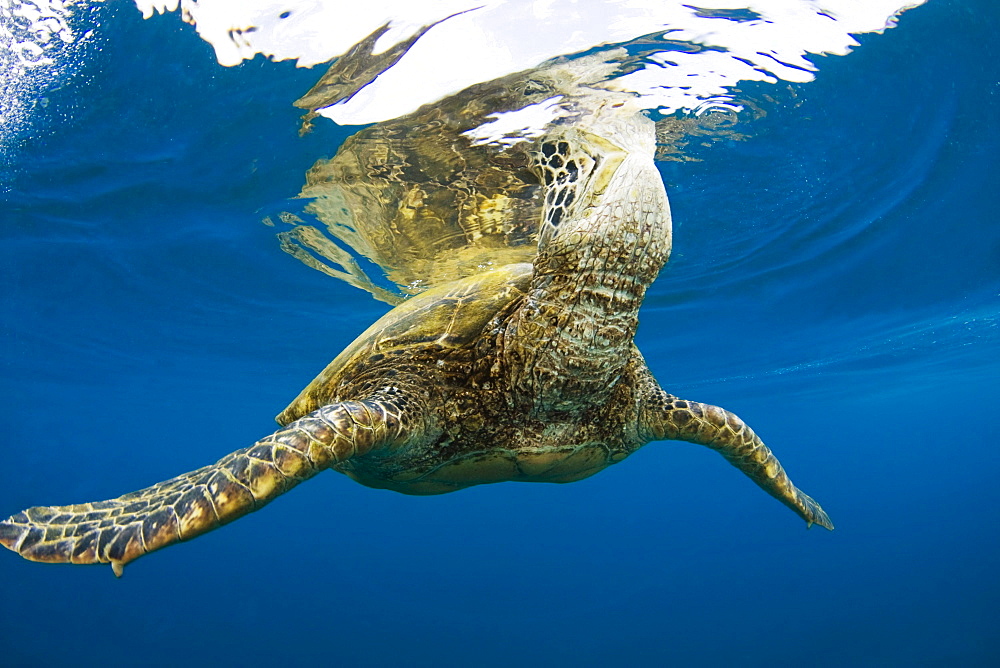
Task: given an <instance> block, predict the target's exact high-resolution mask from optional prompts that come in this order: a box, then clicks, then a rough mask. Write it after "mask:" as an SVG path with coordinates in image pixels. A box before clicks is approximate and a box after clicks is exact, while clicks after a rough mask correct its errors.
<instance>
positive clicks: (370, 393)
mask: <svg viewBox="0 0 1000 668" xmlns="http://www.w3.org/2000/svg"><path fill="white" fill-rule="evenodd" d="M560 105H561V106H562V109H563V111H564V114H563V115H562V117H561V118H558V119H556V120H554V121H553V122H552V123H551V124H550V125H549V127H548V128H547V130H546V131H545V134H544V135H543V136H541V137H540V138H538V139H537V141H535V142H534V143H533V144H532V146H533V148H532V151H531V160H532V165H531V168H532V169H533V170H534V173H535V174H536V175H537V182H538V186H539V192H540V194H541V199H540V202H541V205H540V211H539V216H538V232H537V235H536V237H537V252H536V253H535V254H534V256H533V258H532V260H531V262H515V263H511V264H507V265H503V266H493V267H487V268H485V270H483V271H478V272H475V273H472V274H470V275H464V276H459V277H458V278H454V279H452V280H449V281H442V282H441V283H440V284H438V285H435V286H433V287H430V288H428V289H427V290H425V291H424V292H421V293H419V294H417V295H415V296H413V297H411V298H410V299H409V300H407V301H405V302H403V303H401V304H400V305H398V306H396V307H395V308H393V309H392V310H391V311H389V312H388V313H387V314H386V315H385V316H383V317H382V318H381V319H379V320H378V321H377V322H376V323H375V324H373V325H372V326H371V327H370V328H369V329H368V330H367V331H365V332H364V333H363V334H362V335H361V336H360V337H358V338H357V340H355V341H354V343H352V344H351V345H350V346H349V347H348V348H347V349H346V350H344V351H343V352H342V353H341V354H340V355H339V356H337V358H336V359H334V361H333V362H332V363H331V364H330V365H329V366H328V367H327V368H326V369H325V370H324V371H322V372H321V373H320V374H319V376H318V377H317V378H316V379H315V380H313V381H312V383H310V384H309V385H308V386H307V387H306V388H305V389H304V390H303V391H302V393H301V394H300V395H299V396H298V397H297V398H296V399H295V400H294V401H293V402H292V403H291V405H289V406H288V408H286V409H285V410H284V411H283V412H282V413H281V414H280V415H279V416H278V418H277V420H278V422H279V424H281V425H282V427H281V429H279V430H278V431H276V432H275V433H273V434H271V435H270V436H267V437H265V438H263V439H261V440H260V441H258V442H257V443H255V444H253V445H251V446H250V447H248V448H245V449H243V450H238V451H236V452H234V453H232V454H229V455H227V456H225V457H223V458H222V459H221V460H219V461H218V462H216V463H215V464H212V465H210V466H206V467H204V468H201V469H198V470H196V471H193V472H191V473H186V474H184V475H181V476H178V477H176V478H172V479H170V480H167V481H165V482H161V483H159V484H156V485H153V486H152V487H148V488H146V489H143V490H140V491H137V492H132V493H129V494H125V495H124V496H121V497H118V498H116V499H112V500H109V501H99V502H94V503H83V504H77V505H70V506H49V507H36V508H30V509H28V510H25V511H23V512H21V513H18V514H16V515H14V516H13V517H10V518H9V519H7V520H6V521H4V522H2V523H0V542H2V543H3V544H4V545H5V546H6V547H8V548H10V549H11V550H14V551H15V552H17V553H19V554H20V555H21V556H23V557H25V558H27V559H32V560H35V561H45V562H68V563H80V564H86V563H110V564H111V565H112V567H113V569H114V572H115V573H116V574H117V575H121V573H122V569H123V567H124V565H125V564H127V563H129V562H131V561H133V560H134V559H137V558H138V557H140V556H142V555H144V554H147V553H149V552H152V551H154V550H157V549H160V548H162V547H165V546H167V545H170V544H172V543H176V542H178V541H182V540H187V539H190V538H194V537H195V536H198V535H200V534H202V533H205V532H207V531H210V530H212V529H215V528H216V527H219V526H221V525H222V524H225V523H227V522H230V521H232V520H234V519H236V518H238V517H240V516H242V515H245V514H246V513H249V512H252V511H254V510H257V509H258V508H260V507H262V506H263V505H265V504H267V503H268V502H270V501H271V500H272V499H274V498H275V497H276V496H278V495H279V494H282V493H284V492H286V491H288V490H289V489H291V488H292V487H294V486H295V485H297V484H298V483H300V482H302V481H304V480H307V479H308V478H311V477H312V476H314V475H316V474H317V473H319V472H320V471H323V470H324V469H333V470H336V471H339V472H341V473H344V474H346V475H348V476H350V477H351V478H353V479H355V480H357V481H358V482H361V483H363V484H365V485H369V486H371V487H379V488H386V489H392V490H395V491H398V492H403V493H407V494H439V493H444V492H451V491H455V490H459V489H462V488H464V487H469V486H471V485H478V484H484V483H493V482H502V481H525V482H572V481H576V480H580V479H583V478H586V477H588V476H590V475H593V474H595V473H597V472H598V471H600V470H602V469H604V468H605V467H607V466H610V465H611V464H615V463H617V462H620V461H622V460H624V459H625V458H626V457H628V456H629V455H630V454H632V453H633V452H635V451H636V450H638V449H639V448H640V447H642V446H643V445H645V444H646V443H648V442H650V441H654V440H662V439H674V440H681V441H688V442H691V443H698V444H701V445H706V446H708V447H710V448H712V449H714V450H716V451H717V452H719V453H720V454H722V455H723V456H724V457H725V458H726V459H727V460H728V461H729V462H730V463H732V464H733V465H734V466H736V467H737V468H738V469H740V470H741V471H743V472H744V473H745V474H746V475H748V476H749V477H750V478H751V479H752V480H753V481H754V482H756V483H757V484H758V485H759V486H760V487H762V488H763V489H764V490H765V491H766V492H768V493H769V494H771V495H773V496H774V497H776V498H777V499H778V500H780V501H781V502H782V503H784V504H785V505H787V506H788V507H789V508H791V509H792V510H793V511H794V512H795V513H797V514H798V515H799V516H800V517H802V518H803V519H804V520H805V521H806V522H807V523H808V524H809V525H812V524H819V525H821V526H824V527H826V528H828V529H832V528H833V525H832V524H831V522H830V519H829V517H828V516H827V514H826V513H825V512H824V511H823V509H822V508H821V507H820V506H819V504H817V503H816V502H815V501H813V499H811V498H810V497H809V496H807V495H805V494H803V493H802V492H801V491H799V489H797V488H796V487H795V486H794V485H793V484H792V482H791V481H790V480H789V478H788V476H787V475H786V474H785V472H784V470H783V469H782V467H781V465H780V464H779V463H778V460H777V459H776V458H775V457H774V455H773V454H772V453H771V451H770V450H769V449H768V448H767V447H766V446H765V445H764V444H763V443H762V442H761V440H760V438H758V437H757V436H756V435H755V434H754V432H753V431H752V430H751V429H750V428H749V427H748V426H747V425H746V424H745V423H744V422H743V421H742V420H740V419H739V418H738V417H736V416H735V415H733V414H732V413H730V412H728V411H726V410H723V409H721V408H718V407H715V406H709V405H706V404H702V403H697V402H693V401H686V400H682V399H679V398H677V397H675V396H673V395H671V394H669V393H668V392H666V391H664V390H663V389H662V388H661V387H660V386H659V384H658V383H657V382H656V380H655V379H654V378H653V376H652V374H651V372H650V371H649V369H648V368H647V366H646V363H645V361H644V360H643V358H642V355H641V354H640V353H639V351H638V349H637V348H636V347H635V345H634V344H633V336H634V334H635V331H636V327H637V325H638V311H639V307H640V305H641V303H642V300H643V297H644V295H645V292H646V289H647V288H648V287H649V285H650V284H651V283H652V282H653V280H654V279H655V277H656V276H657V274H658V272H659V271H660V269H661V267H662V266H663V265H664V263H665V262H666V260H667V257H668V255H669V252H670V247H671V225H670V213H669V208H668V204H667V197H666V193H665V190H664V187H663V183H662V180H661V177H660V174H659V172H658V171H657V169H656V166H655V162H654V151H655V138H654V137H655V129H654V124H653V122H652V121H650V120H649V119H648V118H647V117H646V116H645V115H643V113H642V112H641V110H640V109H638V108H636V107H633V100H632V98H631V97H630V96H628V95H625V94H620V93H614V92H613V91H610V90H604V89H599V88H590V87H587V86H579V87H577V88H576V89H574V90H570V91H565V92H564V94H563V96H562V97H561V101H560Z"/></svg>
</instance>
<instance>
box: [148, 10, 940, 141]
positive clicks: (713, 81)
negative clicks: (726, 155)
mask: <svg viewBox="0 0 1000 668" xmlns="http://www.w3.org/2000/svg"><path fill="white" fill-rule="evenodd" d="M924 1H925V0H492V1H490V0H478V1H476V0H435V1H429V2H427V1H425V2H420V1H419V0H382V1H376V0H372V1H369V2H366V3H356V4H355V3H343V2H329V1H327V2H321V1H318V0H200V1H199V0H136V4H137V6H138V7H139V9H141V10H142V12H143V15H144V16H152V15H153V13H155V12H168V11H175V10H177V9H180V10H181V12H182V14H183V16H184V18H185V20H187V21H189V22H191V23H193V24H195V26H196V27H197V30H198V33H199V34H200V35H201V36H202V38H203V39H205V40H206V41H208V42H209V43H210V44H211V45H212V46H213V47H214V49H215V53H216V57H217V58H218V60H219V62H220V63H221V64H223V65H235V64H238V63H239V62H242V61H243V60H244V59H247V58H252V57H253V56H255V55H256V54H264V55H266V56H268V57H270V58H273V59H275V60H285V59H294V60H297V62H298V64H299V65H300V66H303V67H311V66H314V65H317V64H319V63H323V62H326V61H329V60H331V59H333V58H335V57H337V56H339V55H342V54H343V53H345V52H346V51H347V50H348V49H349V48H350V47H351V46H352V45H354V44H356V43H357V42H359V41H361V40H362V39H364V38H365V37H366V36H368V35H369V34H371V33H372V32H373V31H374V30H376V29H377V28H379V27H380V26H383V25H388V26H389V30H388V31H387V32H386V33H385V34H384V35H383V36H382V37H381V38H380V39H379V40H378V42H377V43H376V47H375V51H376V52H381V51H384V50H385V49H388V48H389V47H391V46H392V45H394V44H396V43H398V42H400V41H402V40H404V39H406V38H408V37H411V36H412V35H413V34H414V33H416V32H417V31H418V30H419V29H420V28H421V27H423V26H427V25H431V24H434V23H437V22H439V23H437V25H435V26H434V27H433V28H431V29H430V30H428V31H427V32H426V33H425V34H424V35H423V36H422V37H421V38H420V39H419V40H417V42H416V44H415V45H414V46H413V47H412V48H411V49H410V50H409V52H407V54H406V55H405V56H403V57H402V58H401V59H400V60H399V62H398V63H396V64H395V65H394V66H393V67H391V68H389V69H388V70H387V71H385V72H383V73H382V74H381V75H380V76H379V77H378V78H377V79H375V81H373V82H372V83H370V84H369V85H367V86H365V87H364V88H363V89H362V90H361V91H360V92H358V93H357V94H356V95H354V96H353V97H352V98H351V99H350V100H348V101H346V102H343V103H340V104H336V105H333V106H331V107H327V108H325V109H321V110H320V113H321V114H322V115H324V116H326V117H328V118H331V119H332V120H334V121H336V122H338V123H341V124H344V125H357V124H364V123H373V122H378V121H383V120H387V119H390V118H395V117H397V116H400V115H403V114H405V113H408V112H411V111H413V110H415V109H417V108H418V107H419V106H421V105H423V104H427V103H430V102H434V101H436V100H438V99H441V98H442V97H445V96H446V95H449V94H452V93H455V92H457V91H459V90H461V89H463V88H465V87H467V86H470V85H472V84H475V83H479V82H482V81H489V80H491V79H495V78H497V77H500V76H504V75H506V74H509V73H511V72H517V71H519V70H524V69H529V68H532V67H535V66H537V65H539V64H540V63H542V62H544V61H546V60H548V59H550V58H553V57H556V56H559V55H565V54H572V53H576V52H580V51H583V50H587V49H591V48H594V47H596V46H600V45H604V44H616V43H624V42H628V41H631V40H634V39H636V38H638V37H641V36H644V35H650V34H654V33H659V32H665V31H666V32H667V35H666V37H667V38H668V39H670V40H676V41H682V42H687V43H690V44H692V45H698V46H702V47H708V48H707V49H706V50H702V51H699V52H696V53H686V52H684V51H670V50H667V49H665V50H664V51H663V52H661V53H658V54H653V55H652V56H651V57H650V58H649V62H648V64H647V66H646V67H645V68H644V69H641V70H638V71H636V72H633V73H632V74H629V75H627V76H625V77H622V78H620V79H619V80H618V81H617V87H619V88H621V89H623V90H631V91H633V92H636V93H638V94H639V95H640V96H641V98H642V100H643V102H642V103H643V105H644V106H645V107H646V108H648V109H658V110H660V111H662V112H664V113H672V112H674V111H678V110H688V111H695V110H704V108H705V107H706V105H718V106H721V107H727V108H729V107H732V106H733V105H732V104H731V97H730V96H729V90H730V88H731V87H733V86H735V85H736V84H738V83H739V82H741V81H765V82H777V81H779V80H781V81H790V82H803V81H810V80H811V79H812V78H813V76H814V72H815V71H816V66H815V65H814V64H813V63H812V62H811V61H810V60H809V58H808V56H809V55H813V54H832V55H844V54H847V53H848V52H849V51H850V50H851V48H852V47H854V46H856V45H857V41H856V40H855V39H854V37H853V35H856V34H861V33H869V32H881V31H882V30H885V29H886V28H889V27H892V26H893V25H894V24H895V20H896V17H897V15H898V14H899V13H900V12H902V11H904V10H906V9H909V8H912V7H916V6H918V5H920V4H923V2H924Z"/></svg>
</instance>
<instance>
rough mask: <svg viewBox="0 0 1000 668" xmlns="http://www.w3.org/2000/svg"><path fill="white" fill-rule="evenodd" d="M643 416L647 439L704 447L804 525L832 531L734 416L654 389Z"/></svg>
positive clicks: (818, 509)
mask: <svg viewBox="0 0 1000 668" xmlns="http://www.w3.org/2000/svg"><path fill="white" fill-rule="evenodd" d="M645 417H646V419H645V422H646V428H647V429H648V431H649V437H650V439H651V440H662V439H673V440H678V441H687V442H689V443H697V444H699V445H705V446H708V447H709V448H712V449H713V450H715V451H716V452H718V453H719V454H721V455H722V456H723V457H725V458H726V459H727V460H728V461H729V463H730V464H732V465H733V466H735V467H736V468H738V469H739V470H740V471H743V473H745V474H746V475H747V476H748V477H749V478H750V479H751V480H753V481H754V482H755V483H757V484H758V485H759V486H760V487H761V489H763V490H764V491H765V492H767V493H768V494H770V495H771V496H773V497H774V498H776V499H778V500H779V501H781V502H782V503H783V504H785V505H786V506H788V507H789V508H791V509H792V510H794V511H795V513H796V514H797V515H799V517H801V518H802V519H804V520H805V521H806V522H807V523H808V524H809V526H812V525H813V524H818V525H820V526H821V527H825V528H827V529H830V530H831V531H832V530H833V522H831V521H830V516H829V515H827V514H826V511H824V510H823V508H822V507H821V506H820V505H819V504H818V503H816V501H814V500H813V499H812V497H810V496H809V495H807V494H805V493H803V492H802V491H801V490H800V489H799V488H798V487H796V486H795V485H793V484H792V481H791V480H790V479H789V478H788V474H786V473H785V469H784V468H782V466H781V463H780V462H779V461H778V458H777V457H775V456H774V453H772V452H771V450H770V449H769V448H768V447H767V446H766V445H764V442H763V441H761V440H760V437H759V436H757V434H755V433H754V431H753V429H751V428H750V427H749V426H748V425H747V424H746V423H745V422H743V420H741V419H740V418H738V417H737V416H736V415H734V414H732V413H730V412H729V411H727V410H725V409H723V408H719V407H718V406H710V405H709V404H701V403H698V402H696V401H685V400H683V399H678V398H677V397H675V396H673V395H671V394H668V393H666V392H663V390H659V392H658V394H657V397H656V400H655V401H648V402H647V406H646V416H645Z"/></svg>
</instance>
